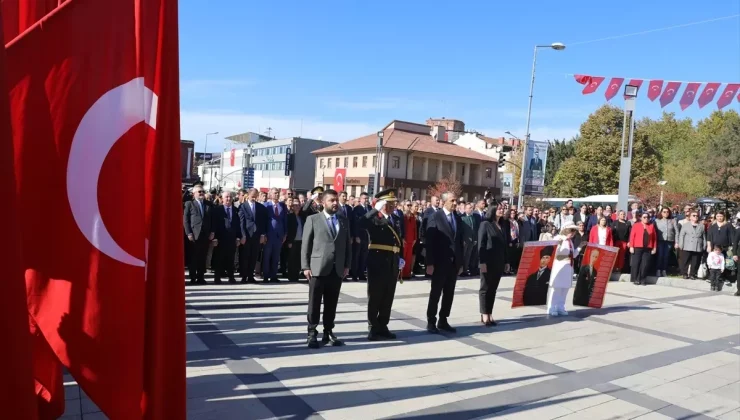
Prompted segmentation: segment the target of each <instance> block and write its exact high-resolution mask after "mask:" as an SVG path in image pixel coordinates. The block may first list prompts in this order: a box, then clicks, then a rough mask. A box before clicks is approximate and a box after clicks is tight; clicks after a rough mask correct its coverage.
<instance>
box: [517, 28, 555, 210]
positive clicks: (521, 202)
mask: <svg viewBox="0 0 740 420" xmlns="http://www.w3.org/2000/svg"><path fill="white" fill-rule="evenodd" d="M538 48H552V49H553V50H555V51H562V50H564V49H565V44H563V43H560V42H553V43H552V44H550V45H535V46H534V58H532V81H531V82H530V84H529V105H528V106H527V132H526V134H525V135H524V145H523V150H524V153H522V168H526V165H527V143H529V123H530V121H531V119H532V96H533V94H534V75H535V68H536V66H537V49H538ZM517 205H518V206H519V207H521V206H523V205H524V169H522V175H521V176H520V177H519V202H518V203H517Z"/></svg>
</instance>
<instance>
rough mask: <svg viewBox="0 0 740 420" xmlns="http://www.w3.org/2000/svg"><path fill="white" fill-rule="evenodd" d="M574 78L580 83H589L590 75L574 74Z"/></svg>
mask: <svg viewBox="0 0 740 420" xmlns="http://www.w3.org/2000/svg"><path fill="white" fill-rule="evenodd" d="M575 79H576V82H578V83H580V84H582V85H587V84H589V83H591V76H588V75H586V74H576V75H575Z"/></svg>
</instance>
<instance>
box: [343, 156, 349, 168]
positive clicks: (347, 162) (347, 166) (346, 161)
mask: <svg viewBox="0 0 740 420" xmlns="http://www.w3.org/2000/svg"><path fill="white" fill-rule="evenodd" d="M344 167H345V168H349V158H347V157H346V158H344Z"/></svg>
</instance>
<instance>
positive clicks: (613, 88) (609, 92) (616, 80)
mask: <svg viewBox="0 0 740 420" xmlns="http://www.w3.org/2000/svg"><path fill="white" fill-rule="evenodd" d="M622 83H624V78H622V77H612V80H610V81H609V87H608V88H606V92H604V96H605V97H606V100H607V101H608V100H611V98H613V97H614V96H616V94H617V93H618V92H619V88H620V87H622Z"/></svg>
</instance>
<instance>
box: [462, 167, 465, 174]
mask: <svg viewBox="0 0 740 420" xmlns="http://www.w3.org/2000/svg"><path fill="white" fill-rule="evenodd" d="M462 176H465V164H463V165H462Z"/></svg>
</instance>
